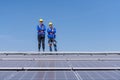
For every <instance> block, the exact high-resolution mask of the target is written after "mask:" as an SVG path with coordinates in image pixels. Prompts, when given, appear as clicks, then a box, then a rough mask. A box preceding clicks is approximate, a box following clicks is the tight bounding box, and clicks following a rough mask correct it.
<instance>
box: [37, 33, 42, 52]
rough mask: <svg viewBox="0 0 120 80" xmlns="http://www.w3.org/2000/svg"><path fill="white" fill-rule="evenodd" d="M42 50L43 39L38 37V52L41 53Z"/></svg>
mask: <svg viewBox="0 0 120 80" xmlns="http://www.w3.org/2000/svg"><path fill="white" fill-rule="evenodd" d="M40 48H41V37H40V35H38V51H40Z"/></svg>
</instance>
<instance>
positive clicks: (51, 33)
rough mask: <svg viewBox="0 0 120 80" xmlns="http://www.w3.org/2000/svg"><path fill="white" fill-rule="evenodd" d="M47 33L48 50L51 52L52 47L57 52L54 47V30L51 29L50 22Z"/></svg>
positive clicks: (55, 46) (53, 28)
mask: <svg viewBox="0 0 120 80" xmlns="http://www.w3.org/2000/svg"><path fill="white" fill-rule="evenodd" d="M47 32H48V45H49V50H50V51H52V45H53V46H54V50H55V51H57V45H56V43H57V42H56V40H55V38H56V34H55V33H56V29H55V27H53V24H52V22H49V28H48V29H47Z"/></svg>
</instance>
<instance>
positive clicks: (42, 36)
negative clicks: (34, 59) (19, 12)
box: [37, 19, 46, 51]
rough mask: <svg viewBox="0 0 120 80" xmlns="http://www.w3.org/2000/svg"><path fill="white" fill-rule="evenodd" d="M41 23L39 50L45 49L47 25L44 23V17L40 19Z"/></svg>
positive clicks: (38, 29) (38, 27)
mask: <svg viewBox="0 0 120 80" xmlns="http://www.w3.org/2000/svg"><path fill="white" fill-rule="evenodd" d="M39 23H40V24H39V25H37V31H38V51H40V49H41V45H42V49H43V51H45V31H46V26H45V25H44V24H43V19H40V20H39Z"/></svg>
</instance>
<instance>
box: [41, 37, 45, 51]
mask: <svg viewBox="0 0 120 80" xmlns="http://www.w3.org/2000/svg"><path fill="white" fill-rule="evenodd" d="M42 48H43V51H45V37H42Z"/></svg>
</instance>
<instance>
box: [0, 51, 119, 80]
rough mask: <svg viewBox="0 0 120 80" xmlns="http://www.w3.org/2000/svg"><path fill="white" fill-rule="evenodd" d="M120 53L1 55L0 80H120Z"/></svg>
mask: <svg viewBox="0 0 120 80" xmlns="http://www.w3.org/2000/svg"><path fill="white" fill-rule="evenodd" d="M119 76H120V53H79V52H76V53H75V52H73V53H72V52H65V53H64V52H57V53H56V52H53V53H50V52H43V53H38V52H36V53H25V52H24V53H15V52H14V53H8V52H7V53H1V54H0V80H120V78H119Z"/></svg>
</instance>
